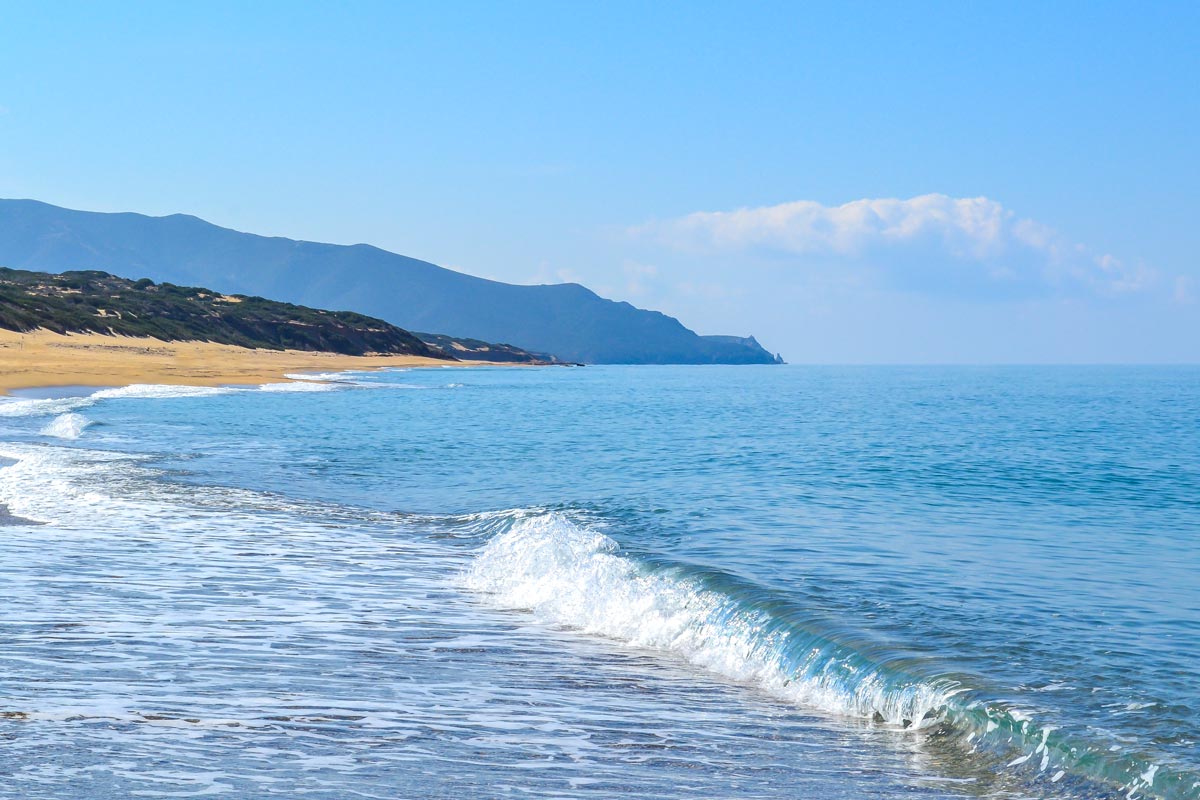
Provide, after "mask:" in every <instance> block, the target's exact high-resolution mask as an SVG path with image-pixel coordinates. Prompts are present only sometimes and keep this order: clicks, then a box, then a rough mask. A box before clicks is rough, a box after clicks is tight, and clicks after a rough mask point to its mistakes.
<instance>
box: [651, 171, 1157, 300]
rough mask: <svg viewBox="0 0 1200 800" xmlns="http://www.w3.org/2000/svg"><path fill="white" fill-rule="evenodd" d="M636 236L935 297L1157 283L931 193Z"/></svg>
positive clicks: (720, 215) (711, 219)
mask: <svg viewBox="0 0 1200 800" xmlns="http://www.w3.org/2000/svg"><path fill="white" fill-rule="evenodd" d="M630 232H631V233H632V234H634V235H635V236H637V237H639V238H648V239H650V240H652V241H656V242H658V243H660V244H663V245H667V246H669V247H673V248H676V249H680V250H684V251H688V252H692V253H724V254H728V253H730V252H746V253H750V252H756V253H761V254H769V255H775V256H785V257H790V258H792V259H796V260H800V261H801V262H802V263H807V264H828V263H830V262H834V263H838V264H849V265H851V266H854V265H858V266H861V267H864V268H870V269H873V270H875V271H877V272H879V273H881V274H883V275H884V276H886V277H888V278H890V279H891V280H892V282H895V283H898V284H900V285H902V286H906V287H908V288H919V289H925V290H930V291H936V290H942V291H948V292H953V293H977V292H980V291H985V290H987V289H988V288H989V287H990V288H992V289H995V288H997V287H1000V288H1003V289H1005V290H1007V291H1013V292H1019V293H1034V292H1037V291H1045V290H1048V289H1050V288H1055V287H1057V288H1059V289H1067V288H1072V287H1075V288H1078V287H1086V288H1087V289H1089V290H1092V291H1097V292H1101V293H1106V294H1107V293H1123V292H1130V291H1138V290H1141V289H1144V288H1146V287H1147V286H1148V285H1150V284H1151V283H1152V282H1153V279H1154V274H1153V272H1152V271H1151V270H1149V269H1148V268H1146V267H1144V266H1141V265H1139V266H1137V267H1136V268H1135V267H1129V266H1127V265H1125V264H1124V263H1122V262H1121V261H1120V260H1118V259H1116V258H1115V257H1113V256H1111V255H1108V254H1096V253H1092V252H1090V251H1089V250H1088V249H1087V248H1085V247H1083V246H1082V245H1078V244H1072V243H1070V242H1068V241H1067V240H1066V239H1065V238H1064V237H1062V236H1061V235H1060V234H1058V233H1057V232H1056V231H1054V230H1053V229H1052V228H1050V227H1048V226H1046V225H1043V224H1041V223H1039V222H1036V221H1034V220H1031V219H1023V218H1019V217H1018V216H1017V215H1016V214H1015V213H1014V212H1012V211H1010V210H1009V209H1007V208H1005V207H1004V206H1003V205H1001V204H1000V203H998V202H996V201H995V200H991V199H989V198H986V197H949V196H947V195H944V194H926V195H921V196H919V197H913V198H910V199H908V200H899V199H895V198H868V199H863V200H855V201H853V202H849V203H845V204H843V205H840V206H825V205H822V204H821V203H817V202H813V201H810V200H799V201H796V202H791V203H783V204H780V205H776V206H763V207H759V208H741V209H737V210H735V211H700V212H696V213H694V214H688V215H687V216H684V217H680V218H678V219H672V220H665V221H657V222H651V223H648V224H646V225H640V226H637V227H635V228H632V229H631V230H630Z"/></svg>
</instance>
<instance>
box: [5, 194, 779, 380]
mask: <svg viewBox="0 0 1200 800" xmlns="http://www.w3.org/2000/svg"><path fill="white" fill-rule="evenodd" d="M0 266H6V267H14V268H21V269H30V270H44V271H50V272H62V271H65V270H91V269H95V270H104V271H107V272H111V273H114V274H118V275H122V276H124V277H128V278H135V279H136V278H149V279H151V280H154V281H157V282H169V283H173V284H178V285H182V286H207V287H211V288H212V289H213V290H216V291H219V292H222V293H225V294H242V295H249V296H263V297H269V298H271V299H272V300H281V301H286V302H289V303H297V304H302V305H305V306H311V307H314V308H322V309H350V310H353V311H355V312H358V313H360V314H367V315H370V316H373V317H379V318H381V319H384V320H386V321H387V322H389V323H391V324H393V325H396V326H399V327H401V328H405V329H407V330H420V331H433V332H436V333H438V334H447V335H450V336H454V337H461V338H463V339H476V340H482V341H485V342H503V343H506V344H510V345H514V346H516V347H517V348H522V349H524V350H530V351H535V352H539V353H551V354H553V355H555V356H557V357H559V358H561V359H564V360H566V361H572V362H583V363H598V364H604V363H609V364H770V363H776V362H778V361H781V359H779V357H778V356H772V355H771V354H770V353H769V352H767V351H766V350H765V349H763V347H762V346H761V345H759V343H758V342H757V341H756V340H755V339H754V337H753V336H749V337H739V336H700V335H697V334H696V333H695V332H693V331H691V330H689V329H688V328H686V327H684V326H683V324H682V323H680V322H679V321H678V320H677V319H675V318H673V317H670V316H667V315H666V314H662V313H660V312H657V311H647V310H643V309H639V308H635V307H634V306H632V305H630V304H629V303H625V302H615V301H612V300H607V299H604V298H602V297H600V296H598V295H597V294H595V293H594V292H592V291H591V290H589V289H587V288H585V287H583V286H580V285H579V284H575V283H564V284H554V285H540V286H523V285H516V284H508V283H501V282H499V281H492V280H487V279H485V278H478V277H475V276H472V275H466V274H464V273H461V272H455V271H454V270H450V269H446V268H444V267H439V266H437V265H436V264H431V263H429V262H427V261H421V260H418V259H415V258H409V257H407V256H403V255H399V254H397V253H391V252H388V251H386V250H382V249H380V248H378V247H372V246H371V245H366V244H356V245H336V244H322V243H319V242H306V241H298V240H294V239H286V238H281V237H267V236H258V235H255V234H250V233H242V232H239V231H234V230H230V229H228V228H222V227H220V226H217V225H214V224H212V223H209V222H205V221H204V220H202V219H199V218H197V217H194V216H189V215H185V214H174V215H171V216H166V217H150V216H145V215H143V214H134V213H99V212H91V211H74V210H70V209H65V208H59V207H57V206H53V205H49V204H47V203H42V202H38V201H35V200H0Z"/></svg>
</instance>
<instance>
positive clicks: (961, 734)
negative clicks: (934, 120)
mask: <svg viewBox="0 0 1200 800" xmlns="http://www.w3.org/2000/svg"><path fill="white" fill-rule="evenodd" d="M294 377H296V378H297V380H294V381H292V382H287V383H276V384H268V385H263V386H231V387H221V388H187V387H166V386H149V385H139V386H126V387H113V388H109V389H102V390H94V389H59V390H51V391H42V392H27V393H23V394H18V395H16V396H13V397H10V398H7V399H4V400H0V460H2V461H0V463H3V464H4V466H3V467H2V468H0V503H2V504H3V505H4V506H5V507H6V509H7V511H6V513H5V514H3V515H0V523H2V527H0V598H2V599H0V796H2V797H6V798H7V797H12V798H101V799H104V798H136V797H155V798H174V797H181V798H182V797H200V796H203V797H230V798H239V799H241V798H276V797H280V798H283V797H286V798H330V799H333V798H338V799H341V798H380V799H382V798H388V799H389V800H393V799H394V798H493V797H496V798H501V797H503V798H546V797H554V798H818V799H820V800H826V799H830V800H839V799H840V798H846V799H850V798H879V799H890V798H944V799H945V800H950V799H951V798H1006V799H1012V800H1016V799H1017V798H1097V799H1098V798H1125V800H1134V799H1136V798H1163V799H1164V800H1176V799H1177V798H1192V799H1194V798H1200V368H1197V367H812V366H745V367H733V366H729V367H721V366H706V367H683V366H676V367H617V366H589V367H584V368H568V367H553V368H527V367H521V368H505V367H491V368H488V367H484V368H462V367H456V368H449V367H447V368H433V369H413V370H409V371H404V370H385V371H378V372H361V373H335V374H323V375H300V376H294Z"/></svg>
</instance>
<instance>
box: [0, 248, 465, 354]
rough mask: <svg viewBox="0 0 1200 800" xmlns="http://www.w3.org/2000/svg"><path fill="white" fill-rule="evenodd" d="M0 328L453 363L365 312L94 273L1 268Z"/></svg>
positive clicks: (432, 348)
mask: <svg viewBox="0 0 1200 800" xmlns="http://www.w3.org/2000/svg"><path fill="white" fill-rule="evenodd" d="M0 328H7V329H9V330H15V331H30V330H35V329H38V328H44V329H46V330H50V331H55V332H56V333H82V332H92V333H102V334H114V335H120V336H149V337H153V338H155V339H161V340H163V341H204V342H217V343H220V344H232V345H238V346H240V347H255V348H262V349H268V350H285V349H286V350H311V351H321V352H331V353H342V354H345V355H367V354H374V353H377V354H387V355H414V356H426V357H429V358H442V359H447V360H454V357H453V356H452V355H449V354H447V353H446V352H444V351H442V350H440V349H438V348H436V347H431V346H429V345H427V344H426V343H425V342H422V341H421V340H420V339H418V338H417V337H416V336H413V335H412V334H411V333H409V332H408V331H406V330H404V329H403V328H397V327H396V326H395V325H389V324H388V323H386V322H384V321H383V320H380V319H375V318H373V317H367V316H364V315H362V314H355V313H353V312H349V311H321V310H318V309H314V308H307V307H305V306H297V305H292V304H290V303H277V302H275V301H272V300H265V299H263V298H261V297H246V296H242V295H222V294H220V293H219V292H213V291H210V290H208V289H201V288H196V287H191V286H175V285H173V284H170V283H160V284H155V283H153V282H152V281H150V280H149V279H146V278H143V279H142V280H139V281H131V280H127V279H125V278H118V277H116V276H114V275H109V274H108V273H106V272H96V271H87V272H64V273H62V274H61V275H51V274H49V273H44V272H26V271H23V270H13V269H2V268H0Z"/></svg>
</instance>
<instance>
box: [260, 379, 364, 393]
mask: <svg viewBox="0 0 1200 800" xmlns="http://www.w3.org/2000/svg"><path fill="white" fill-rule="evenodd" d="M344 386H345V384H338V383H312V382H305V381H297V382H295V383H264V384H263V385H261V386H259V387H258V390H259V391H260V392H329V391H333V390H334V389H340V388H343V387H344Z"/></svg>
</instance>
